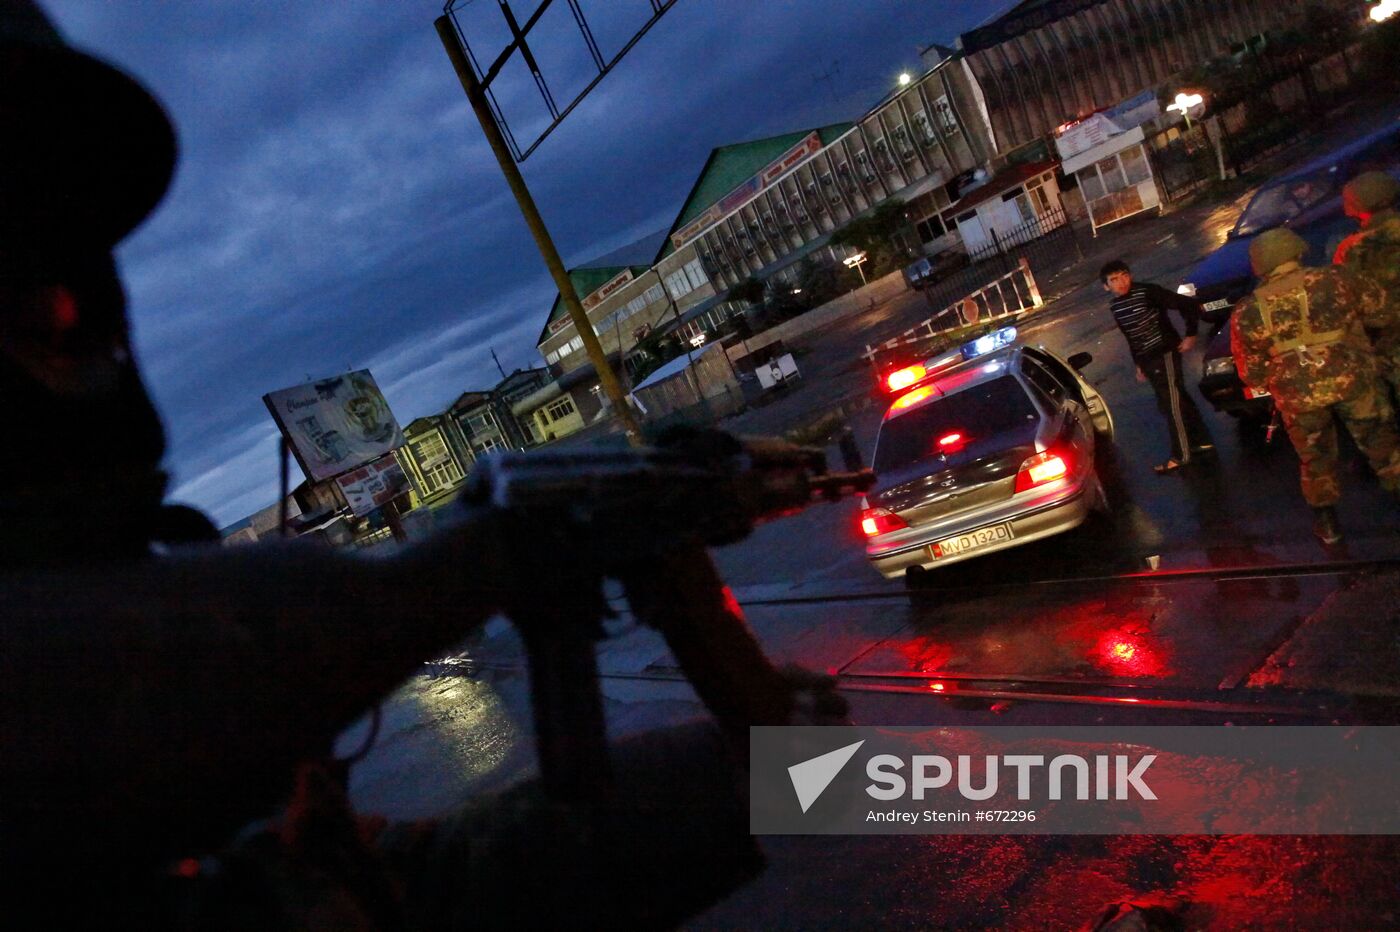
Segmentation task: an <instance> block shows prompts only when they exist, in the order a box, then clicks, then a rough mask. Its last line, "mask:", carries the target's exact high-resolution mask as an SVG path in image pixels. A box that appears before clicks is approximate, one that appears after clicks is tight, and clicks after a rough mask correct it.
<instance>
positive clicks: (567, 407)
mask: <svg viewBox="0 0 1400 932" xmlns="http://www.w3.org/2000/svg"><path fill="white" fill-rule="evenodd" d="M544 413H545V416H546V417H548V418H549V420H550V421H558V420H561V419H563V418H566V417H568V416H569V415H570V414H573V413H574V400H573V399H572V398H569V397H567V396H566V397H564V398H560V399H559V400H558V401H553V402H550V403H549V405H548V406H547V407H546V408H545V409H544Z"/></svg>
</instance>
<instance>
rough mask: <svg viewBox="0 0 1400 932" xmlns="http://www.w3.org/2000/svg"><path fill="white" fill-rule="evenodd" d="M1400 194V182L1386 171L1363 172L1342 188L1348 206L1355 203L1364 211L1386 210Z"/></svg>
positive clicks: (1343, 197) (1344, 200)
mask: <svg viewBox="0 0 1400 932" xmlns="http://www.w3.org/2000/svg"><path fill="white" fill-rule="evenodd" d="M1396 195H1400V182H1397V181H1396V180H1395V179H1394V178H1392V177H1390V176H1389V175H1387V174H1386V173H1385V172H1362V173H1361V174H1359V175H1357V176H1356V177H1355V178H1353V179H1351V180H1350V181H1348V182H1347V183H1346V187H1344V188H1342V200H1343V202H1344V203H1346V204H1347V206H1348V207H1351V206H1352V205H1355V206H1356V207H1359V208H1360V211H1361V212H1362V213H1374V212H1376V211H1378V210H1385V209H1386V208H1387V207H1389V206H1390V205H1391V204H1393V203H1395V198H1396Z"/></svg>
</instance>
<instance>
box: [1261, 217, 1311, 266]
mask: <svg viewBox="0 0 1400 932" xmlns="http://www.w3.org/2000/svg"><path fill="white" fill-rule="evenodd" d="M1307 251H1308V244H1307V243H1306V242H1304V241H1303V238H1302V237H1301V236H1299V235H1298V234H1297V233H1294V232H1293V231H1292V230H1288V229H1285V228H1283V227H1276V228H1275V229H1272V230H1266V231H1264V232H1263V233H1261V234H1259V236H1258V238H1256V239H1255V240H1254V242H1252V243H1250V244H1249V264H1250V265H1251V266H1252V267H1253V268H1254V274H1255V275H1267V274H1269V273H1270V272H1272V271H1273V270H1274V269H1276V268H1278V267H1279V266H1280V265H1283V264H1284V263H1285V262H1291V261H1293V260H1294V259H1300V258H1302V256H1303V253H1305V252H1307Z"/></svg>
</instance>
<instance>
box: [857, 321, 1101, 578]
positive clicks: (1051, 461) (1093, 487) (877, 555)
mask: <svg viewBox="0 0 1400 932" xmlns="http://www.w3.org/2000/svg"><path fill="white" fill-rule="evenodd" d="M1015 338H1016V331H1015V328H1013V327H1007V328H1005V329H1003V330H999V331H997V332H995V333H992V334H988V335H986V336H984V337H981V338H979V339H977V340H974V341H972V342H970V343H968V344H966V345H964V346H963V347H961V348H960V350H959V351H958V352H956V353H954V354H952V355H950V356H946V357H943V358H941V359H929V360H926V361H925V362H923V363H919V364H916V365H914V366H910V367H907V368H905V369H901V370H899V371H897V372H894V373H891V374H890V376H889V377H888V385H889V386H890V388H891V389H893V390H894V391H896V392H898V396H897V397H896V398H895V399H894V401H893V402H892V403H891V404H890V406H889V410H888V411H887V412H886V413H885V417H884V421H883V423H882V424H881V425H880V433H879V437H878V438H877V440H876V444H875V454H874V467H875V472H876V474H877V475H878V476H879V479H878V481H877V482H876V484H875V486H874V487H872V488H871V490H870V491H869V492H867V493H866V495H865V496H864V499H863V500H862V503H861V505H862V511H861V517H860V523H861V529H862V531H863V532H864V535H865V540H866V543H865V552H866V556H867V557H868V558H869V560H870V562H871V565H873V566H874V567H875V569H877V570H879V571H880V572H881V573H882V574H884V575H885V576H886V577H890V578H893V577H897V576H908V577H910V578H911V581H912V577H914V576H916V575H918V574H920V573H922V572H923V571H925V570H930V569H937V568H939V567H943V566H947V565H949V564H952V563H958V562H960V561H962V560H967V559H969V558H972V557H977V556H981V555H983V554H987V553H993V552H995V551H998V550H1005V549H1007V548H1009V547H1015V546H1018V545H1020V544H1024V543H1028V542H1030V541H1034V540H1039V539H1040V538H1043V537H1049V536H1050V535H1052V534H1059V533H1062V532H1064V531H1068V530H1070V529H1072V528H1075V527H1078V526H1079V525H1080V524H1082V523H1083V522H1084V521H1085V519H1087V518H1088V517H1089V515H1090V514H1091V513H1093V512H1095V511H1104V512H1106V511H1107V510H1108V507H1109V503H1108V498H1107V495H1106V494H1105V492H1104V484H1103V482H1102V481H1101V479H1100V477H1099V475H1098V472H1097V469H1096V460H1095V449H1096V447H1097V446H1098V445H1099V444H1101V443H1108V442H1111V441H1112V439H1113V415H1112V413H1111V412H1110V411H1109V409H1108V406H1107V404H1105V403H1104V400H1103V397H1102V396H1100V395H1099V393H1098V392H1097V391H1095V390H1094V388H1093V387H1092V386H1091V385H1089V383H1088V382H1087V381H1085V380H1084V379H1083V378H1082V377H1080V375H1079V372H1078V370H1079V368H1080V367H1082V366H1085V365H1087V364H1088V363H1089V362H1091V361H1092V357H1091V356H1090V355H1089V354H1088V353H1078V354H1076V355H1075V356H1073V357H1071V358H1070V360H1069V361H1068V362H1067V361H1065V360H1063V359H1061V358H1060V357H1058V356H1056V355H1055V354H1054V353H1051V352H1050V351H1048V350H1046V349H1044V348H1041V347H1031V346H1023V345H1017V344H1016V343H1015Z"/></svg>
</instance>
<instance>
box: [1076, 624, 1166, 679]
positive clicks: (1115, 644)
mask: <svg viewBox="0 0 1400 932" xmlns="http://www.w3.org/2000/svg"><path fill="white" fill-rule="evenodd" d="M1089 659H1090V661H1091V662H1092V663H1093V664H1094V666H1096V667H1098V668H1099V669H1101V670H1104V671H1106V672H1108V673H1113V674H1116V675H1117V676H1157V677H1160V676H1167V675H1168V674H1170V673H1171V668H1170V666H1169V665H1168V664H1167V660H1166V657H1165V656H1164V654H1163V652H1162V650H1161V648H1160V646H1159V643H1158V642H1157V641H1156V640H1155V639H1152V638H1149V637H1147V636H1145V635H1143V634H1142V632H1141V631H1140V630H1136V629H1135V628H1134V627H1130V626H1123V627H1118V628H1112V629H1110V630H1108V631H1105V632H1103V633H1102V634H1101V635H1100V636H1099V639H1098V642H1097V643H1096V644H1095V645H1094V648H1093V650H1092V651H1091V652H1090V655H1089Z"/></svg>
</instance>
